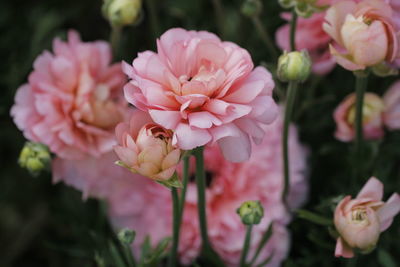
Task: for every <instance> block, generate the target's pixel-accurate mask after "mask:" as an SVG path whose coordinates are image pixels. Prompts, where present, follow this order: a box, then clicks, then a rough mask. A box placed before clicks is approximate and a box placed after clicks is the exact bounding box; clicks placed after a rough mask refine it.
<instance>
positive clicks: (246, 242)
mask: <svg viewBox="0 0 400 267" xmlns="http://www.w3.org/2000/svg"><path fill="white" fill-rule="evenodd" d="M252 229H253V225H247V228H246V237H245V239H244V244H243V250H242V254H241V256H240V265H239V266H240V267H245V266H246V257H247V253H248V252H249V247H250V240H251V230H252Z"/></svg>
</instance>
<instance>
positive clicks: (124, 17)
mask: <svg viewBox="0 0 400 267" xmlns="http://www.w3.org/2000/svg"><path fill="white" fill-rule="evenodd" d="M141 7H142V1H141V0H104V2H103V7H102V10H103V15H104V17H106V18H107V19H108V20H109V21H110V23H111V25H113V26H118V27H120V26H125V25H130V24H133V23H135V22H136V21H137V19H138V18H139V14H140V10H141Z"/></svg>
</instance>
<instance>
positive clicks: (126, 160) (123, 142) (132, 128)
mask: <svg viewBox="0 0 400 267" xmlns="http://www.w3.org/2000/svg"><path fill="white" fill-rule="evenodd" d="M115 132H116V136H117V140H118V145H117V146H115V147H114V151H115V153H117V155H118V157H119V158H120V161H121V165H122V166H124V167H127V168H128V169H129V170H131V171H132V172H137V173H139V174H141V175H143V176H146V177H149V178H151V179H154V180H158V181H166V180H168V179H170V178H171V177H172V176H173V174H174V173H175V169H176V166H177V165H178V163H179V160H180V157H181V151H180V149H178V148H176V147H174V146H172V132H171V131H170V130H166V129H165V128H163V127H162V126H160V125H157V124H154V122H152V121H151V118H150V117H149V116H148V114H147V113H145V112H142V111H139V110H136V111H134V112H133V115H132V117H131V119H130V122H129V123H126V122H122V123H120V124H118V126H117V127H116V129H115Z"/></svg>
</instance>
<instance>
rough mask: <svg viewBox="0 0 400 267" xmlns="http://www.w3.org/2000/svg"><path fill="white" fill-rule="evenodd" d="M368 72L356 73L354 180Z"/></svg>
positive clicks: (358, 170) (361, 145)
mask: <svg viewBox="0 0 400 267" xmlns="http://www.w3.org/2000/svg"><path fill="white" fill-rule="evenodd" d="M367 83H368V74H366V73H357V74H356V118H355V132H356V133H355V140H354V146H355V153H356V154H355V155H356V180H357V179H358V178H360V175H361V157H362V153H363V125H362V124H363V122H362V120H363V106H364V94H365V91H366V88H367Z"/></svg>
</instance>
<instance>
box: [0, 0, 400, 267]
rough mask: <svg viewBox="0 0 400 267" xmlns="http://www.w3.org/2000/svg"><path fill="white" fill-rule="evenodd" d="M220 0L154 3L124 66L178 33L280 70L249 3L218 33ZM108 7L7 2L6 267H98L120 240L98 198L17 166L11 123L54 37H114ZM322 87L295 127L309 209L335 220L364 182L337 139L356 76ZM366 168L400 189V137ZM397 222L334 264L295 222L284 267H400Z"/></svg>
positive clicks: (302, 105)
mask: <svg viewBox="0 0 400 267" xmlns="http://www.w3.org/2000/svg"><path fill="white" fill-rule="evenodd" d="M149 1H152V2H153V4H154V12H155V13H154V14H155V15H154V16H153V17H152V16H151V15H149V9H148V2H149ZM212 2H213V1H212V0H190V1H189V0H147V1H146V4H145V5H144V12H143V14H144V16H143V20H142V21H141V22H140V24H139V25H137V26H136V27H127V28H125V29H124V32H123V39H122V46H121V50H120V53H119V55H118V59H124V60H126V61H128V62H129V61H131V60H132V59H133V58H134V57H135V55H136V53H137V52H138V51H142V50H146V49H154V47H155V37H156V36H158V35H159V34H160V33H162V32H164V31H165V30H167V29H168V28H171V27H178V26H179V27H185V28H187V29H196V30H200V29H201V30H208V31H212V32H215V33H218V34H219V35H220V36H222V38H223V39H225V40H230V41H233V42H236V43H238V44H239V45H241V46H242V47H244V48H246V49H248V50H249V51H250V53H251V54H252V56H253V59H254V61H255V63H256V64H257V65H258V64H260V63H262V62H264V63H268V64H269V65H271V66H273V64H274V62H273V60H272V58H271V56H270V55H269V53H268V51H267V50H266V48H265V47H264V45H263V43H262V42H261V40H260V38H259V36H258V35H257V32H256V31H255V28H254V26H253V25H252V23H251V21H250V20H249V19H248V18H246V17H244V16H243V15H241V14H240V5H241V3H242V1H241V0H234V1H230V0H224V1H222V2H223V12H222V14H223V15H224V16H223V17H219V19H220V20H221V22H222V23H223V27H222V29H221V27H220V28H219V27H217V26H216V25H217V18H216V16H215V13H214V11H213V10H214V9H213V3H212ZM101 4H102V3H101V1H100V0H96V1H88V0H87V1H83V0H79V1H78V0H66V1H56V0H35V1H32V0H5V1H4V0H3V1H1V2H0V33H1V35H0V53H1V54H0V55H1V57H0V59H1V61H0V62H1V63H0V92H1V97H0V126H1V130H0V144H1V154H0V164H1V165H0V166H1V168H0V266H17V267H20V266H22V267H24V266H41V267H42V266H55V267H61V266H96V263H95V261H94V255H95V254H96V253H97V254H99V255H104V257H105V258H107V251H106V248H105V244H106V242H107V241H108V240H109V239H110V238H112V234H111V231H110V229H109V226H108V224H107V222H106V221H105V218H104V206H103V204H101V203H99V202H97V201H95V200H89V201H86V202H82V201H81V194H80V193H79V192H77V191H75V190H73V189H71V188H68V187H66V186H64V185H62V184H58V185H52V184H51V179H50V174H49V173H47V174H42V175H40V176H39V177H36V178H32V177H31V176H30V175H29V174H28V172H27V171H25V170H22V169H20V168H19V166H18V165H17V158H18V153H19V151H20V149H21V147H22V145H23V142H24V138H23V136H22V134H21V133H20V132H19V131H18V130H17V129H16V127H15V125H14V124H13V122H12V120H11V118H10V116H9V110H10V107H11V105H12V104H13V98H14V94H15V92H16V89H17V88H18V86H19V85H21V84H23V83H24V82H25V81H26V78H27V75H28V73H29V72H30V71H31V66H32V62H33V60H34V59H35V57H37V55H38V54H39V53H41V51H42V50H44V49H50V48H51V42H52V39H53V38H54V37H55V36H60V37H63V38H65V36H66V31H67V30H68V29H70V28H73V29H77V30H78V31H79V32H80V33H81V35H82V39H83V40H85V41H91V40H96V39H108V38H109V34H110V28H109V26H108V23H107V21H105V20H104V19H103V17H102V15H101ZM281 11H282V10H281V9H280V7H279V6H278V4H277V1H274V0H268V1H264V9H263V13H262V21H263V23H264V25H265V26H266V28H267V30H268V31H269V33H270V34H271V36H272V37H273V36H274V32H275V30H276V29H277V27H278V26H279V25H281V24H282V23H283V21H282V20H281V19H280V18H279V13H280V12H281ZM154 18H155V20H156V21H154ZM152 19H153V20H152ZM157 21H158V22H157ZM156 24H158V25H159V26H158V27H157V26H155V25H156ZM312 79H314V80H315V77H312ZM393 80H394V79H393V78H385V79H382V78H372V79H371V80H370V83H369V91H374V92H377V93H378V94H382V93H383V92H384V91H385V90H386V89H387V88H388V85H390V84H391V83H392V82H393ZM314 85H315V84H314V83H313V82H312V81H310V82H307V83H306V84H305V85H303V86H302V87H301V89H300V93H299V98H298V101H297V103H296V108H295V119H296V122H297V123H298V124H299V127H300V133H301V139H302V141H303V142H304V143H305V144H307V145H308V146H309V148H310V154H311V156H310V185H311V192H310V193H311V194H310V198H309V203H308V205H307V207H306V208H308V209H310V210H313V211H317V212H319V213H321V214H323V215H324V216H330V215H331V209H332V202H331V200H332V198H333V197H336V196H338V195H341V194H342V195H343V194H349V193H352V194H355V193H356V192H357V191H358V190H359V188H360V187H361V186H362V184H363V183H364V182H365V181H356V182H353V183H352V182H351V173H352V168H351V166H353V162H352V160H351V145H349V144H343V143H340V142H339V141H336V140H335V139H334V138H333V132H334V122H333V119H332V112H333V110H334V108H335V106H336V105H337V104H338V103H339V102H340V101H341V100H342V99H343V98H344V97H345V96H346V95H347V94H349V93H350V92H352V91H353V88H354V78H353V75H352V73H350V72H346V71H344V70H342V69H340V68H339V67H338V68H337V69H336V70H335V71H334V72H332V73H331V74H330V75H329V76H328V77H326V78H324V80H323V81H322V82H320V83H319V84H317V86H314ZM312 87H315V88H314V89H312ZM364 162H365V173H366V174H365V175H366V177H365V180H366V179H367V178H368V177H369V176H370V175H372V174H374V175H376V176H377V177H378V178H379V179H380V180H382V181H383V182H384V183H385V191H386V196H388V195H389V193H391V192H394V191H400V175H399V174H400V171H399V162H400V134H399V133H396V132H392V133H388V134H387V135H386V137H385V140H384V141H381V142H371V143H368V145H367V146H366V153H365V159H364ZM266 212H268V211H266ZM399 222H400V220H399V218H397V219H396V220H395V221H394V223H393V225H392V227H391V228H390V229H389V231H387V232H385V233H384V234H383V235H382V237H381V241H380V243H379V248H378V249H376V250H375V251H374V252H372V253H371V254H369V255H366V256H360V257H358V258H357V259H355V260H351V261H345V260H335V259H334V257H333V251H334V245H335V241H334V240H333V239H332V238H331V237H330V236H329V235H328V233H327V230H326V229H325V228H324V227H321V226H318V225H313V224H311V223H309V222H306V221H303V220H301V219H298V218H297V219H295V220H294V221H293V223H292V224H291V226H290V228H291V229H292V236H293V244H292V250H291V255H290V260H289V261H287V262H286V263H285V264H287V266H371V267H372V266H384V267H395V266H399V265H400V264H399V262H400V256H399V255H400V241H399V239H400V226H399Z"/></svg>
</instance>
